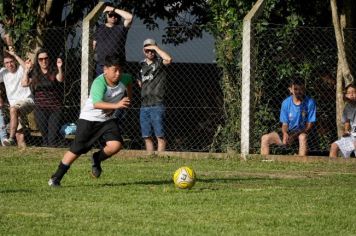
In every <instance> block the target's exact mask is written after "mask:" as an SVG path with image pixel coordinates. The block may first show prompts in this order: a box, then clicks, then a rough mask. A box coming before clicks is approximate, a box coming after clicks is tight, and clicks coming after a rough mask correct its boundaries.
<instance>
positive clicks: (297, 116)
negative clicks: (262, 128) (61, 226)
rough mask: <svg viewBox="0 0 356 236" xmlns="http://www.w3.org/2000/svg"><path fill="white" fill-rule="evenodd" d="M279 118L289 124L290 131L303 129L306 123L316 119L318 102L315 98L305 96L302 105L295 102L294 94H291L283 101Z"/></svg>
mask: <svg viewBox="0 0 356 236" xmlns="http://www.w3.org/2000/svg"><path fill="white" fill-rule="evenodd" d="M279 120H280V122H281V123H283V124H287V125H288V131H292V132H297V131H300V130H303V129H304V128H305V126H306V123H313V122H315V121H316V103H315V101H314V99H312V98H310V97H307V96H305V97H304V99H303V101H302V103H301V104H300V105H296V104H294V102H293V96H289V97H288V98H286V99H284V101H283V102H282V108H281V113H280V116H279Z"/></svg>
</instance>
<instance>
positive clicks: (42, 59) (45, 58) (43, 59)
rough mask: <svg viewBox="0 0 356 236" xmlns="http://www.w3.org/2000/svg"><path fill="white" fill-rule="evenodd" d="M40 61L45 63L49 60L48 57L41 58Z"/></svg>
mask: <svg viewBox="0 0 356 236" xmlns="http://www.w3.org/2000/svg"><path fill="white" fill-rule="evenodd" d="M38 60H39V61H45V60H48V57H39V58H38Z"/></svg>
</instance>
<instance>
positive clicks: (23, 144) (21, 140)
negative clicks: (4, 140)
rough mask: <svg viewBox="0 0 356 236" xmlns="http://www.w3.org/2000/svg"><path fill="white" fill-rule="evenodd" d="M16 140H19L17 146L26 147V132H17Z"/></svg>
mask: <svg viewBox="0 0 356 236" xmlns="http://www.w3.org/2000/svg"><path fill="white" fill-rule="evenodd" d="M16 141H17V146H18V147H19V148H25V147H26V142H25V134H24V133H23V132H22V130H20V131H17V132H16Z"/></svg>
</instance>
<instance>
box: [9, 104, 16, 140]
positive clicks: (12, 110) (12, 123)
mask: <svg viewBox="0 0 356 236" xmlns="http://www.w3.org/2000/svg"><path fill="white" fill-rule="evenodd" d="M17 126H18V110H17V109H16V108H15V107H10V138H15V134H16V130H17Z"/></svg>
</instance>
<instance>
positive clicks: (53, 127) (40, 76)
mask: <svg viewBox="0 0 356 236" xmlns="http://www.w3.org/2000/svg"><path fill="white" fill-rule="evenodd" d="M62 65H63V61H62V59H61V58H57V61H56V66H55V67H52V66H51V64H50V58H49V53H48V51H47V50H46V49H40V50H39V51H38V52H37V54H36V57H35V63H34V66H33V69H32V70H31V72H30V73H28V74H27V76H24V78H23V83H22V85H23V86H30V87H31V90H32V92H33V94H34V98H35V121H36V124H37V127H38V129H39V130H40V132H41V135H42V144H43V145H44V146H51V147H54V146H58V145H59V141H60V137H61V136H60V134H59V130H60V127H61V118H62V111H61V108H62V106H63V103H62V102H63V87H62V85H61V84H62V82H63V80H64V76H63V70H62ZM26 66H27V67H31V66H32V65H29V64H27V65H26ZM27 69H30V68H27Z"/></svg>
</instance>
